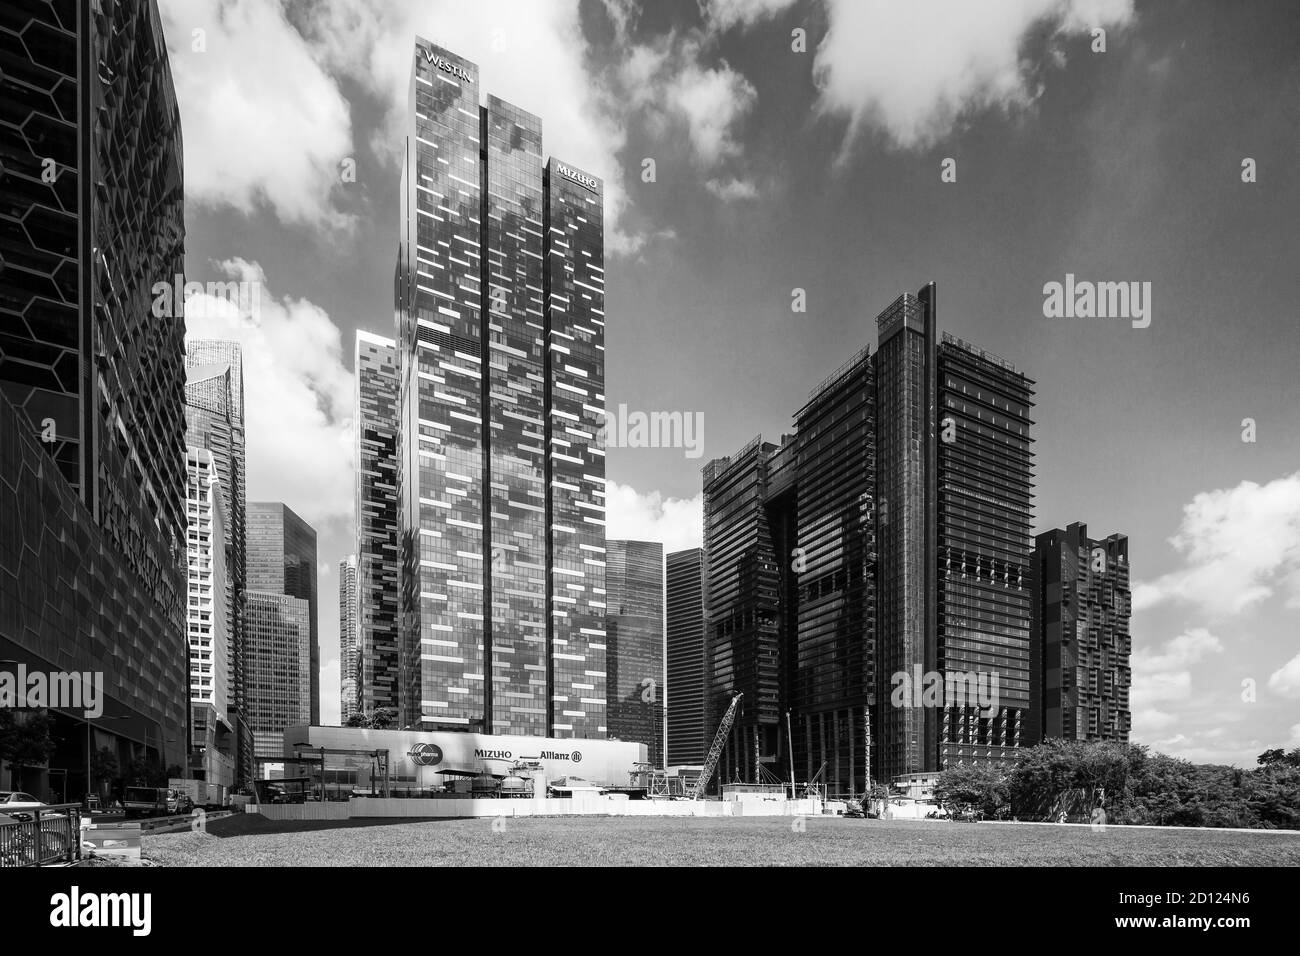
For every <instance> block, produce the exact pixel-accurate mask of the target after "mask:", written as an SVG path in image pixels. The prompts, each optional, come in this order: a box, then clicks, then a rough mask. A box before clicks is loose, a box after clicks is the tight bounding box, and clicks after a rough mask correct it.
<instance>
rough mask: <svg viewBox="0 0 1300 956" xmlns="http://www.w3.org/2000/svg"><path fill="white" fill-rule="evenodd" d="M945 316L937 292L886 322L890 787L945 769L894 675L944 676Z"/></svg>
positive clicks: (881, 486)
mask: <svg viewBox="0 0 1300 956" xmlns="http://www.w3.org/2000/svg"><path fill="white" fill-rule="evenodd" d="M935 310H936V301H935V289H934V286H933V285H929V286H926V287H925V288H923V289H922V290H921V291H920V292H919V293H918V294H917V295H916V296H911V295H906V294H904V295H901V296H899V297H898V299H896V300H895V301H894V302H893V303H892V304H891V305H890V306H889V308H887V309H886V310H885V311H884V312H882V313H881V314H880V316H879V317H877V319H876V327H877V347H876V356H875V366H876V538H877V542H878V557H877V582H878V587H879V590H878V591H877V602H878V603H877V610H876V626H877V637H876V648H877V662H876V675H877V700H878V701H879V702H880V706H879V707H878V713H879V716H880V719H879V721H877V727H876V734H875V736H876V741H875V749H876V756H877V759H878V760H879V767H880V774H879V775H880V776H881V777H885V778H887V779H888V778H892V777H893V776H896V775H898V774H903V773H918V772H921V771H924V770H933V769H935V749H936V748H935V747H934V746H933V743H934V741H935V739H936V737H935V733H936V728H937V727H938V720H937V717H936V714H935V713H934V708H928V707H922V706H914V704H913V700H912V698H911V697H910V696H906V697H905V699H904V703H903V705H902V706H893V702H892V692H893V690H894V686H893V683H892V681H893V675H895V674H899V673H905V674H909V675H910V674H914V673H917V670H916V669H917V668H918V667H919V668H920V672H921V673H925V672H929V671H933V670H935V669H936V668H937V667H938V642H937V632H938V624H937V616H938V610H937V602H936V599H935V598H936V593H937V588H936V580H935V579H936V575H937V572H938V569H937V558H936V547H937V546H936V541H937V524H938V522H937V516H936V514H935V507H936V498H937V485H936V469H935V454H936V453H935V448H934V439H935V435H934V422H935V403H936V401H937V375H938V367H937V357H936V354H935V352H936V347H935V323H936V314H935Z"/></svg>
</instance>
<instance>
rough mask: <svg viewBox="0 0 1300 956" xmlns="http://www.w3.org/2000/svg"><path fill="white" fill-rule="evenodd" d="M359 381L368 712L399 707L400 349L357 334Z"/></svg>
mask: <svg viewBox="0 0 1300 956" xmlns="http://www.w3.org/2000/svg"><path fill="white" fill-rule="evenodd" d="M355 360H356V361H355V365H354V368H355V369H356V376H357V409H356V428H357V463H356V468H357V568H356V575H357V600H358V621H357V627H358V632H357V650H356V655H357V666H358V668H359V670H358V672H357V673H356V674H354V675H347V674H344V678H345V679H346V678H347V677H348V676H352V677H353V679H354V680H355V681H356V685H355V687H356V695H357V700H356V701H355V703H354V706H356V707H358V708H360V709H361V710H363V711H371V712H373V711H374V710H376V709H378V708H380V707H385V708H391V709H392V710H394V711H396V710H397V709H398V706H399V690H400V686H401V685H400V673H401V660H400V654H399V645H398V631H397V617H398V607H399V598H400V587H399V578H400V576H401V570H402V565H401V560H400V555H399V552H398V536H397V364H396V363H397V349H396V346H395V345H394V343H393V341H392V339H385V338H382V337H381V336H378V335H372V334H371V333H369V332H364V331H360V330H358V332H357V337H356V351H355Z"/></svg>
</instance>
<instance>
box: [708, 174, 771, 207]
mask: <svg viewBox="0 0 1300 956" xmlns="http://www.w3.org/2000/svg"><path fill="white" fill-rule="evenodd" d="M705 186H706V187H707V188H708V190H709V192H711V193H713V195H715V196H717V197H718V198H719V199H722V200H725V201H727V202H731V201H732V200H736V199H754V198H755V197H757V196H758V186H757V185H755V184H754V181H753V180H750V179H728V180H725V181H723V180H721V179H710V180H709V181H708V182H707V183H705Z"/></svg>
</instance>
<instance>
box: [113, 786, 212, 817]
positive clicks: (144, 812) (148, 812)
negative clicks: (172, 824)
mask: <svg viewBox="0 0 1300 956" xmlns="http://www.w3.org/2000/svg"><path fill="white" fill-rule="evenodd" d="M122 809H123V810H124V811H125V812H126V817H127V819H128V820H130V819H133V818H135V817H165V816H170V815H172V814H176V813H189V812H190V810H192V809H194V801H192V800H191V799H190V797H189V795H188V794H185V793H182V792H181V791H179V790H175V789H172V788H170V787H127V788H126V790H124V791H123V792H122Z"/></svg>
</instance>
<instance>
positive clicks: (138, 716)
mask: <svg viewBox="0 0 1300 956" xmlns="http://www.w3.org/2000/svg"><path fill="white" fill-rule="evenodd" d="M0 44H2V45H3V49H4V50H5V66H4V75H5V82H4V83H3V85H2V86H0V155H3V163H4V175H3V176H2V177H0V227H2V228H3V232H4V234H5V235H6V236H7V237H8V238H7V239H6V240H5V243H4V252H3V255H4V268H3V269H0V392H2V393H3V395H4V406H5V409H6V410H5V412H4V413H3V418H4V420H3V423H2V426H0V435H3V440H4V442H5V444H6V447H5V449H4V452H5V453H4V456H3V457H4V461H3V467H4V469H5V484H4V486H3V490H2V491H0V494H2V495H3V496H4V498H5V501H6V502H7V503H6V504H5V506H4V507H2V508H0V513H5V514H8V515H10V519H11V520H10V523H11V526H10V527H6V528H3V529H0V531H2V533H0V539H2V540H3V547H4V548H5V554H4V556H3V558H2V559H0V564H3V570H4V573H0V608H3V610H0V659H5V660H16V661H19V662H21V663H24V664H26V665H27V666H28V667H29V668H34V669H35V668H39V669H42V670H45V671H64V670H67V669H69V668H75V669H79V670H83V669H84V670H95V671H100V672H103V673H104V675H105V695H106V697H107V698H108V699H109V702H108V704H107V705H106V706H107V707H108V709H109V712H110V713H112V717H113V718H115V719H109V720H103V721H101V722H100V723H99V724H98V725H97V726H95V727H93V728H91V737H92V743H91V746H92V748H94V749H95V750H99V749H102V748H104V747H108V748H109V749H115V750H116V752H117V756H118V759H119V761H120V762H129V760H131V759H134V757H136V756H145V757H146V758H147V759H149V760H152V761H154V762H155V763H157V764H158V765H160V766H164V767H165V766H167V765H175V764H182V763H183V762H184V752H185V728H186V725H187V722H188V721H187V709H188V699H189V689H188V680H187V676H186V675H187V664H188V650H187V646H186V638H185V587H186V546H185V535H186V521H185V426H184V405H185V399H184V345H183V329H182V324H181V323H180V322H179V321H178V320H177V319H176V318H174V317H172V316H170V315H167V314H161V313H159V312H158V311H156V310H155V309H154V307H153V305H154V294H153V291H152V289H153V286H154V284H155V283H157V282H166V283H168V284H169V285H170V284H171V283H172V282H173V281H174V280H175V278H176V277H177V276H179V275H181V274H182V273H183V271H184V237H185V221H184V209H183V204H184V191H183V183H182V166H181V163H182V147H181V127H180V116H179V112H178V110H177V106H176V99H175V92H174V88H173V83H172V77H171V70H170V65H169V62H168V58H167V48H166V42H165V38H164V37H163V33H162V25H161V21H160V19H159V15H158V10H157V6H156V4H155V3H154V2H152V0H146V2H139V3H126V2H116V0H105V2H102V3H99V4H95V5H91V4H59V5H53V4H48V3H43V2H38V0H16V2H13V3H8V4H6V8H5V15H4V18H3V21H2V22H0ZM33 450H35V451H37V452H39V453H40V455H39V456H38V457H35V458H33V457H32V452H33ZM51 466H52V467H51ZM15 496H17V497H16V498H15ZM13 522H17V524H13ZM37 547H39V548H40V549H41V550H40V551H35V550H33V549H34V548H37ZM55 581H63V582H66V583H67V586H66V587H59V588H55V587H53V586H52V582H55ZM110 611H111V613H110ZM57 720H58V721H59V724H58V726H57V728H56V733H57V735H58V736H59V738H60V740H61V741H63V742H62V743H61V745H60V748H59V751H58V752H57V753H56V754H55V756H54V757H53V758H52V759H51V762H50V769H51V770H62V771H65V773H64V774H63V775H62V776H61V777H60V779H61V780H62V781H63V783H62V784H61V785H60V786H61V787H62V790H63V791H64V792H63V794H62V795H63V796H67V795H72V796H73V799H77V798H78V797H79V796H80V795H81V793H84V792H85V791H86V790H87V789H89V787H90V781H87V780H86V779H85V777H86V773H85V770H84V769H83V768H84V767H85V765H86V756H87V755H86V754H85V753H84V749H85V741H86V738H87V733H86V728H85V726H84V724H82V723H81V717H80V714H79V712H78V713H76V714H73V713H69V714H59V715H58V717H57ZM52 777H53V775H51V778H52Z"/></svg>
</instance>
